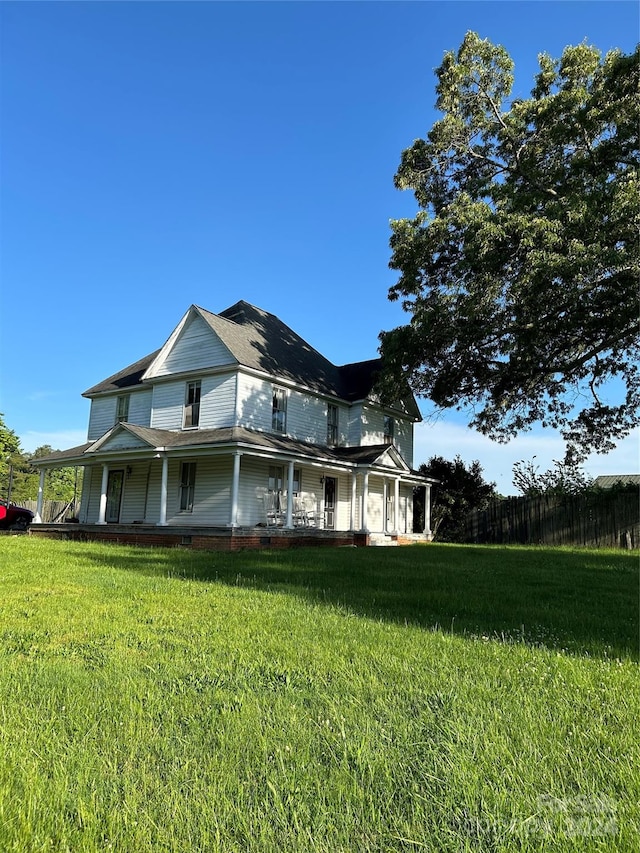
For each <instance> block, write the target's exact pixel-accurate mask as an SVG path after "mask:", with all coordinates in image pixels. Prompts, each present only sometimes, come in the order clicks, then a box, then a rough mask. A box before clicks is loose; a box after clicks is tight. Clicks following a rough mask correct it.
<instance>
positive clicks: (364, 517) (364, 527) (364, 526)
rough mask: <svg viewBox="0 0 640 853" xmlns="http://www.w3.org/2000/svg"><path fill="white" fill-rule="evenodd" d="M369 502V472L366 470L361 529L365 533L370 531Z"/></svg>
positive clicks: (363, 486)
mask: <svg viewBox="0 0 640 853" xmlns="http://www.w3.org/2000/svg"><path fill="white" fill-rule="evenodd" d="M368 502H369V472H368V471H365V472H364V476H363V478H362V513H361V520H362V524H361V530H362V532H363V533H367V532H368V527H367V504H368Z"/></svg>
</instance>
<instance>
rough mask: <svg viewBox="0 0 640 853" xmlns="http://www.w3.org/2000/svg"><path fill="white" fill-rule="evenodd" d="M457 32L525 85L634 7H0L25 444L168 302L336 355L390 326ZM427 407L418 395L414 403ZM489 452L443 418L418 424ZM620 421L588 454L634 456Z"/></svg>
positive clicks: (4, 399) (7, 273)
mask: <svg viewBox="0 0 640 853" xmlns="http://www.w3.org/2000/svg"><path fill="white" fill-rule="evenodd" d="M467 30H475V31H477V32H479V33H480V35H481V36H482V37H486V38H489V39H491V40H492V41H495V42H499V43H501V44H503V45H504V46H505V47H506V48H507V50H508V51H509V52H510V53H511V55H512V57H513V58H514V60H515V62H516V83H515V87H514V90H515V94H521V95H524V96H526V95H527V94H528V92H529V90H530V89H531V86H532V83H533V75H534V74H535V71H536V68H537V54H538V53H539V52H541V51H546V52H548V53H550V54H552V55H554V56H557V55H559V54H560V52H561V51H562V49H563V47H564V46H565V45H567V44H575V43H578V42H580V41H583V40H585V39H586V40H587V41H588V42H589V43H591V44H595V45H596V46H597V47H599V48H600V49H601V50H603V51H606V50H608V49H610V48H612V47H619V48H621V49H622V50H624V51H625V52H629V51H631V50H633V48H634V46H635V42H636V40H637V39H638V31H639V16H638V6H637V4H636V3H635V2H615V0H613V2H509V1H508V0H506V1H505V2H423V3H402V2H397V3H370V2H358V3H340V2H336V3H328V2H317V3H295V2H291V3H271V2H263V3H251V2H247V3H244V2H236V3H205V2H195V3H186V2H182V3H178V2H176V3H171V2H165V3H156V2H138V3H90V2H86V3H21V2H2V3H0V33H1V35H0V38H1V44H0V47H1V62H2V68H1V72H2V76H1V78H0V87H1V88H0V119H1V124H0V143H1V148H0V154H1V160H0V169H1V173H0V181H1V184H0V214H1V220H0V224H1V231H0V249H1V267H0V275H1V281H2V290H1V292H2V300H1V302H2V307H1V308H0V311H1V314H0V334H1V337H0V356H1V361H0V370H1V373H0V381H1V385H0V411H2V412H3V413H4V420H5V423H6V424H7V426H9V427H10V428H12V429H14V430H15V431H16V433H17V434H18V435H19V436H20V438H21V441H22V445H23V448H24V449H25V450H29V451H30V450H33V449H35V447H37V446H38V445H41V444H45V443H46V444H51V445H53V446H54V447H56V448H61V449H62V448H65V447H70V446H72V445H75V444H79V443H81V442H82V441H83V440H84V439H85V436H86V426H87V421H88V414H89V402H88V401H87V400H85V399H84V398H82V397H81V396H80V395H81V392H82V391H84V390H85V389H86V388H88V387H90V386H91V385H93V384H95V383H97V382H98V381H100V380H101V379H103V378H105V377H106V376H108V375H110V374H111V373H114V372H116V371H117V370H119V369H121V368H122V367H124V366H125V365H127V364H129V363H131V362H133V361H136V360H137V359H138V358H140V357H141V356H143V355H145V354H147V353H148V352H151V351H152V350H154V349H156V348H157V347H159V346H161V345H162V343H164V341H165V340H166V338H167V337H168V336H169V334H170V333H171V331H172V330H173V328H174V327H175V326H176V324H177V323H178V321H179V320H180V318H181V317H182V315H183V314H184V312H185V311H186V309H187V308H188V307H189V305H190V304H192V303H195V304H197V305H201V306H203V307H205V308H207V309H209V310H211V311H215V312H217V311H220V310H222V309H224V308H226V307H227V306H229V305H231V304H232V303H233V302H235V301H237V300H238V299H246V300H247V301H249V302H252V303H253V304H256V305H259V306H260V307H262V308H264V309H266V310H267V311H271V312H272V313H274V314H277V315H278V316H279V317H280V318H281V319H282V320H283V321H284V322H286V323H287V324H288V325H290V326H291V327H292V328H293V329H295V330H296V331H297V332H298V333H299V334H301V335H302V336H303V337H304V338H306V339H307V340H308V341H309V342H310V343H311V344H312V345H313V346H315V347H316V348H317V349H319V350H320V351H321V352H322V353H323V354H324V355H326V356H327V357H328V358H330V359H331V360H332V361H333V362H334V363H336V364H343V363H346V362H350V361H358V360H362V359H367V358H373V357H375V355H376V354H377V345H378V339H377V336H378V333H379V332H380V330H381V329H386V328H391V327H393V326H395V325H398V324H399V323H401V322H403V320H404V316H403V314H402V311H401V309H400V308H399V306H398V305H397V304H392V303H390V302H389V301H388V300H387V291H388V288H389V287H390V286H391V285H392V284H393V283H394V281H395V273H393V271H391V270H389V269H388V262H389V257H390V250H389V235H390V231H389V220H390V219H393V218H398V217H402V216H410V215H412V214H413V212H414V210H415V204H414V200H413V197H412V196H411V194H410V193H400V192H398V191H397V190H395V189H394V187H393V175H394V173H395V170H396V168H397V165H398V162H399V158H400V154H401V152H402V150H403V149H404V148H407V147H408V146H409V145H411V143H412V142H413V140H414V139H415V138H417V137H419V136H424V134H425V133H426V132H427V131H428V129H429V128H430V126H431V124H432V123H433V121H434V120H435V119H436V118H437V115H436V113H435V111H434V110H433V104H434V101H435V92H434V86H435V76H434V69H435V68H436V67H437V66H438V65H439V64H440V62H441V60H442V56H443V53H444V51H446V50H449V49H455V48H457V47H458V45H459V44H460V42H461V40H462V38H463V36H464V34H465V32H466V31H467ZM423 408H424V409H425V410H427V409H428V404H426V403H425V405H424V406H423ZM457 452H459V453H460V454H461V455H462V457H463V459H465V460H466V461H471V460H473V459H476V458H477V459H479V460H480V462H481V463H482V464H483V466H484V468H485V474H486V476H487V478H488V479H491V480H495V481H496V482H497V483H498V487H499V488H500V489H501V491H503V492H504V493H505V494H507V493H509V492H510V491H513V490H512V489H511V467H512V465H513V463H514V462H516V461H518V460H519V459H531V458H532V457H533V456H534V454H535V456H536V461H537V462H538V463H540V464H541V467H542V468H545V467H548V465H550V464H551V461H552V460H553V459H555V458H560V456H561V454H562V442H561V441H560V439H559V438H558V436H557V435H555V434H554V433H552V432H550V431H548V430H547V431H542V430H536V431H534V432H532V433H529V434H527V435H526V436H523V437H522V438H519V439H518V440H516V441H515V442H512V443H510V444H509V445H506V446H501V445H496V444H493V443H491V442H489V441H488V440H486V439H484V438H482V437H481V436H479V435H477V434H476V433H475V432H472V431H471V430H468V429H467V428H466V426H465V420H464V417H462V416H461V415H458V414H451V415H447V416H446V417H444V418H440V419H439V420H437V421H436V422H434V423H431V422H426V423H424V424H423V425H421V426H419V427H418V428H417V431H416V454H415V459H414V463H415V464H416V465H418V464H419V463H420V462H423V461H426V459H427V458H428V457H429V456H430V455H432V454H433V453H439V454H441V455H444V456H446V457H447V458H452V457H453V456H454V455H455V453H457ZM638 467H639V465H638V436H637V435H635V436H633V437H631V438H629V439H628V440H626V441H625V442H623V443H622V444H621V446H620V447H619V448H618V450H617V451H615V452H614V453H613V454H611V455H609V456H606V457H602V456H600V457H593V458H592V459H590V460H589V462H588V464H587V470H588V471H589V472H590V473H592V474H598V473H622V472H629V471H637V470H638Z"/></svg>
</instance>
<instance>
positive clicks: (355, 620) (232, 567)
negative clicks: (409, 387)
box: [0, 537, 640, 853]
mask: <svg viewBox="0 0 640 853" xmlns="http://www.w3.org/2000/svg"><path fill="white" fill-rule="evenodd" d="M0 582H1V584H2V597H1V600H0V664H1V665H0V849H1V850H3V851H20V853H23V851H74V853H76V851H103V850H113V851H116V853H121V851H132V853H133V851H135V853H139V851H180V853H184V851H211V852H212V853H214V851H224V853H227V851H238V853H240V851H242V853H247V851H271V850H278V851H282V852H283V853H285V851H286V853H291V851H301V853H302V851H305V853H306V851H310V853H311V851H323V853H337V852H338V851H358V853H361V851H362V852H363V853H364V851H396V850H397V851H421V850H432V851H438V853H446V851H452V852H453V851H456V853H458V851H461V850H468V851H474V853H475V851H505V853H506V852H507V851H513V850H526V851H540V850H545V851H564V850H576V851H577V850H580V851H588V850H594V851H596V850H597V851H601V850H610V851H626V850H629V851H631V850H635V849H637V846H638V841H639V840H640V829H639V827H640V806H639V805H638V804H639V802H640V772H639V770H638V767H640V745H639V740H640V738H639V736H638V719H640V679H639V677H638V561H637V555H636V556H634V555H629V554H627V553H624V552H611V551H603V552H594V551H568V550H552V549H542V548H538V549H535V548H532V549H526V548H508V549H507V548H489V547H464V546H444V545H430V546H424V547H420V546H415V547H408V548H395V549H382V548H371V549H351V548H348V549H321V550H319V549H315V550H304V551H302V550H300V551H291V552H277V551H271V552H260V553H256V552H250V553H245V554H221V553H204V552H200V553H195V552H191V551H188V550H162V549H146V550H145V549H141V548H139V549H136V548H132V547H119V546H107V545H99V544H91V543H88V544H76V543H69V542H53V541H48V540H36V539H31V538H28V537H3V538H2V539H0Z"/></svg>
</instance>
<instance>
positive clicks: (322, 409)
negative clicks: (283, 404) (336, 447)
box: [287, 391, 327, 444]
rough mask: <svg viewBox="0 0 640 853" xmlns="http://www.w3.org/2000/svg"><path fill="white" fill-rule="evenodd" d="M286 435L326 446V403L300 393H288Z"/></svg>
mask: <svg viewBox="0 0 640 853" xmlns="http://www.w3.org/2000/svg"><path fill="white" fill-rule="evenodd" d="M287 435H289V436H291V438H295V439H297V440H298V441H310V442H312V443H313V444H326V443H327V403H326V401H325V400H322V399H320V398H319V397H312V396H311V395H310V394H303V393H301V392H300V391H290V392H289V399H288V401H287Z"/></svg>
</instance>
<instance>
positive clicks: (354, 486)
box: [349, 471, 358, 530]
mask: <svg viewBox="0 0 640 853" xmlns="http://www.w3.org/2000/svg"><path fill="white" fill-rule="evenodd" d="M357 499H358V475H357V474H356V472H355V471H352V472H351V520H350V522H349V523H350V527H349V530H355V529H356V501H357Z"/></svg>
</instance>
